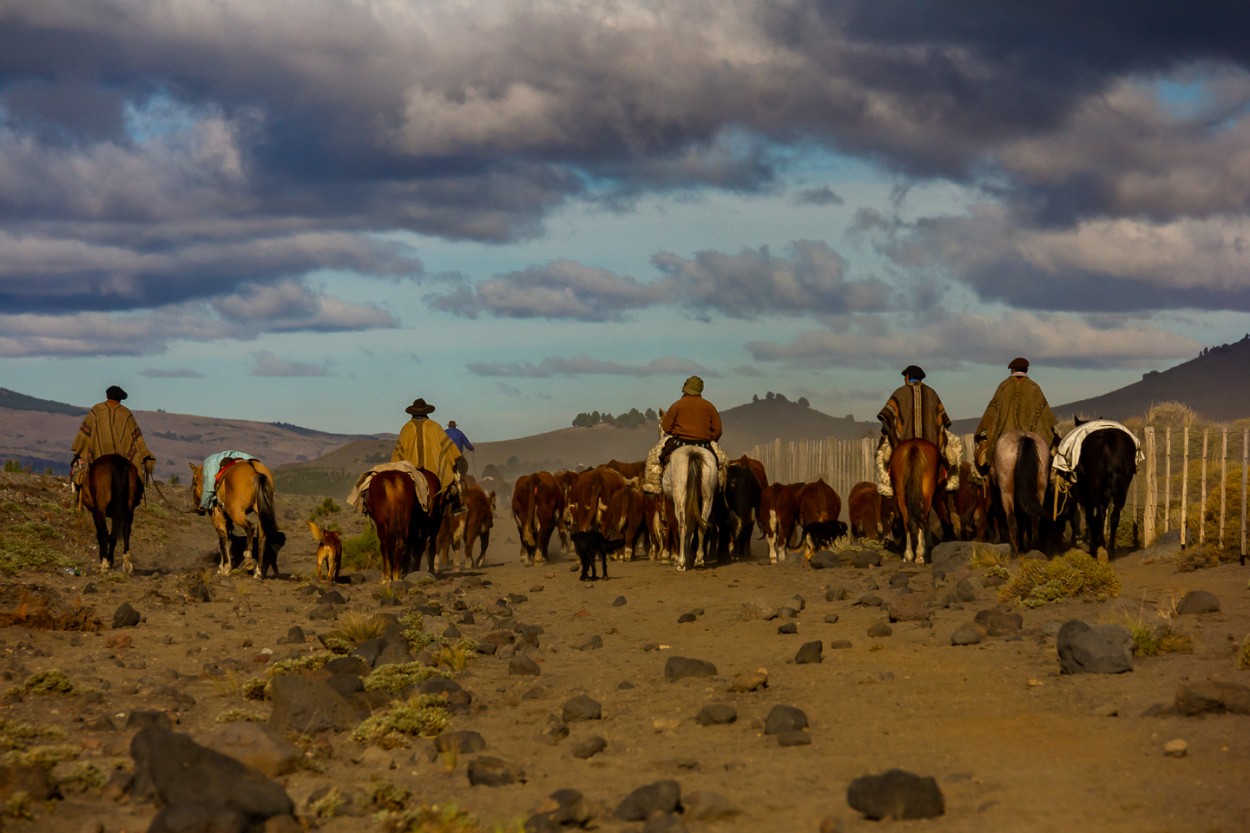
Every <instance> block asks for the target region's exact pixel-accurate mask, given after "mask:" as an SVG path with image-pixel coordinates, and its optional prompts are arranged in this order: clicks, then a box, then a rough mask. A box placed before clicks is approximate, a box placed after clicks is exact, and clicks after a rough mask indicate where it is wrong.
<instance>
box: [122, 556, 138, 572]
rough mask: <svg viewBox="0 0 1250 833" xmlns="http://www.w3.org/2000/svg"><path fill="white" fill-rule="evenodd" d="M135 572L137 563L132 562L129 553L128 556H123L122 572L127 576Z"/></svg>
mask: <svg viewBox="0 0 1250 833" xmlns="http://www.w3.org/2000/svg"><path fill="white" fill-rule="evenodd" d="M134 571H135V563H134V562H133V561H131V560H130V554H129V553H127V554H126V555H123V556H122V572H123V573H125V574H126V575H130V574H131V573H133V572H134Z"/></svg>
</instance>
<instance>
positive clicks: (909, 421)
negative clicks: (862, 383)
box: [877, 382, 951, 446]
mask: <svg viewBox="0 0 1250 833" xmlns="http://www.w3.org/2000/svg"><path fill="white" fill-rule="evenodd" d="M877 419H879V420H881V427H882V430H883V431H885V433H886V434H887V435H888V436H889V438H890V444H891V445H898V444H899V443H900V442H902V441H903V440H913V439H917V438H919V439H924V440H928V441H929V442H931V443H933V444H934V445H938V446H940V445H941V443H940V438H941V435H942V429H944V428H946V427H948V426H949V425H950V424H951V418H950V417H949V416H947V415H946V407H945V406H944V405H942V400H941V398H940V397H938V395H937V391H935V390H934V389H933V388H931V387H929V386H928V385H926V384H925V383H924V382H916V383H914V384H911V383H909V384H906V385H903V386H902V387H900V388H899V389H898V390H896V391H894V393H892V394H890V398H889V399H888V400H887V401H886V403H885V407H884V408H882V409H881V413H879V414H877Z"/></svg>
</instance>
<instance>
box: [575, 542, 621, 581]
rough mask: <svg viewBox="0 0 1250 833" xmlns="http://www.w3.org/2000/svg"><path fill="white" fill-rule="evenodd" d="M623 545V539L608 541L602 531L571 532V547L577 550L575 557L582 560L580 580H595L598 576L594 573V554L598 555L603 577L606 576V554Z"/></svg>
mask: <svg viewBox="0 0 1250 833" xmlns="http://www.w3.org/2000/svg"><path fill="white" fill-rule="evenodd" d="M623 546H625V539H624V538H622V539H620V540H619V541H609V540H608V539H607V538H606V537H604V534H603V533H602V532H598V531H596V530H589V531H587V532H574V533H573V549H574V550H576V551H577V557H578V559H579V560H580V561H581V562H582V574H581V576H580V578H581V580H582V581H595V580H597V579H598V576H597V575H596V574H595V556H598V557H599V563H600V564H602V565H603V577H604V578H605V579H606V578H607V577H608V554H609V553H613V552H616V551H617V550H619V549H620V548H621V547H623Z"/></svg>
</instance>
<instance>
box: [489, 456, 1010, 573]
mask: <svg viewBox="0 0 1250 833" xmlns="http://www.w3.org/2000/svg"><path fill="white" fill-rule="evenodd" d="M965 465H966V464H965ZM643 466H644V463H643V462H641V461H640V462H635V463H623V462H620V461H618V460H611V461H609V462H607V463H603V464H601V465H598V466H595V467H593V468H589V469H584V470H582V471H568V470H563V471H555V472H548V471H538V472H533V473H531V474H523V475H521V476H520V477H518V478H517V480H516V483H515V485H514V486H513V489H512V517H513V520H514V521H515V522H516V526H517V532H518V535H519V537H520V542H521V551H520V557H521V560H522V561H523V562H524V563H526V564H530V565H532V564H534V563H535V562H539V563H541V562H543V561H544V560H545V559H546V557H547V552H548V548H549V545H550V542H551V538H552V536H553V535H558V536H559V538H560V543H561V550H562V552H565V553H567V552H568V551H569V548H570V545H572V547H573V550H574V551H575V552H576V553H577V555H578V557H579V559H580V561H581V565H582V572H581V578H582V579H583V580H591V579H594V578H596V577H597V574H598V571H597V570H596V561H597V562H598V564H599V565H600V566H601V567H602V572H603V575H604V577H606V576H607V560H608V558H609V557H611V558H613V559H615V560H620V561H630V560H632V559H633V558H634V557H635V555H636V554H639V553H641V551H642V549H643V548H644V547H645V548H646V550H647V553H648V557H649V558H651V559H653V560H658V561H661V562H666V563H667V562H672V561H673V560H674V554H675V553H676V551H677V550H678V545H679V542H678V541H677V540H676V524H675V523H674V515H675V509H674V506H673V502H672V499H671V498H669V497H667V496H666V495H663V494H651V493H647V492H644V491H643V489H642V481H643ZM964 483H965V484H967V485H965V486H963V487H962V488H961V490H960V492H958V493H956V494H953V495H949V496H943V498H945V499H941V500H938V501H935V513H934V514H935V515H936V516H937V520H938V522H939V524H940V526H941V528H942V534H944V535H946V536H947V537H951V538H953V537H962V538H974V537H981V538H984V537H985V535H986V533H987V518H988V514H989V501H988V493H987V490H986V489H984V488H983V487H982V486H981V485H978V484H974V483H971V482H970V478H969V477H967V476H965V478H964ZM491 495H492V497H493V492H492V493H491ZM841 510H842V499H841V497H840V496H839V495H838V494H837V492H836V491H834V489H833V487H831V486H830V485H828V484H827V483H825V482H824V480H823V479H819V480H816V481H815V482H811V483H769V482H768V477H767V474H766V472H765V471H764V466H763V465H762V464H761V463H760V462H759V461H758V460H754V459H751V458H749V457H747V456H745V455H744V456H742V457H739V458H737V459H735V460H732V461H730V463H729V465H728V468H727V470H726V472H725V476H724V478H723V482H722V483H721V484H720V487H719V489H718V492H717V495H716V499H715V500H714V503H713V507H712V511H711V513H710V521H709V522H708V525H707V528H705V529H699V530H696V532H695V533H694V534H695V535H696V536H697V538H698V540H697V541H696V542H694V543H693V546H697V547H698V548H700V550H701V554H702V555H703V559H702V560H703V561H704V562H705V563H709V562H710V563H715V562H718V561H721V560H723V559H725V558H729V559H735V558H749V557H750V547H751V540H752V536H753V534H754V531H755V527H756V526H757V525H758V527H759V530H760V532H759V534H760V537H761V538H762V539H763V540H764V541H765V542H767V545H768V559H769V562H770V563H773V564H775V563H777V562H778V561H783V560H785V558H786V556H787V553H789V552H790V551H792V550H798V549H799V548H800V547H801V548H802V550H803V553H804V556H805V557H807V558H810V557H811V556H812V554H813V553H814V552H815V551H816V550H818V549H821V548H824V547H827V546H829V545H830V544H831V543H833V542H834V541H835V540H837V539H838V538H841V537H843V536H845V535H848V534H849V535H850V536H851V538H852V539H861V538H867V539H875V540H878V541H881V542H882V543H883V544H885V545H886V546H890V547H893V546H897V545H898V544H899V541H900V539H901V531H900V528H899V524H898V523H897V513H896V511H895V509H894V501H893V500H890V499H885V498H882V497H881V496H880V495H879V494H878V492H877V488H876V485H875V484H873V483H868V482H862V483H858V484H856V485H855V487H854V488H853V489H852V490H851V493H850V496H849V504H848V516H849V519H850V524H849V526H848V524H846V523H843V522H842V521H840V520H839V516H840V514H841Z"/></svg>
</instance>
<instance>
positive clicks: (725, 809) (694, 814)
mask: <svg viewBox="0 0 1250 833" xmlns="http://www.w3.org/2000/svg"><path fill="white" fill-rule="evenodd" d="M682 804H683V808H682V816H684V817H685V818H687V819H689V820H690V821H692V822H699V823H700V824H711V823H713V822H718V821H724V820H725V819H730V818H733V817H734V816H739V815H741V814H742V811H741V810H739V809H738V808H737V807H735V806H734V805H733V803H732V802H731V801H730V800H729V799H728V798H726V797H725V796H723V795H721V794H720V793H716V792H712V791H711V790H696V791H694V792H692V793H690V794H689V795H687V796H686V798H685V799H684V800H683V801H682Z"/></svg>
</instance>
